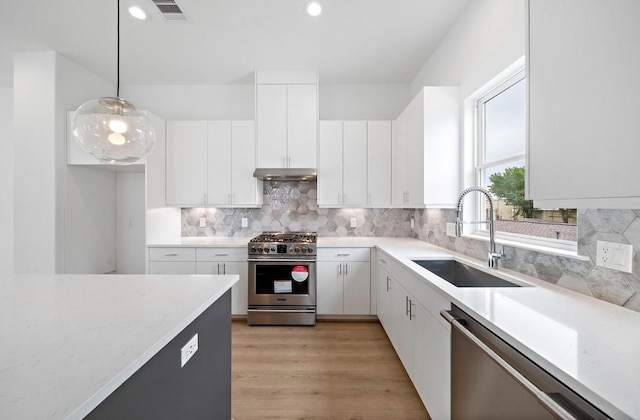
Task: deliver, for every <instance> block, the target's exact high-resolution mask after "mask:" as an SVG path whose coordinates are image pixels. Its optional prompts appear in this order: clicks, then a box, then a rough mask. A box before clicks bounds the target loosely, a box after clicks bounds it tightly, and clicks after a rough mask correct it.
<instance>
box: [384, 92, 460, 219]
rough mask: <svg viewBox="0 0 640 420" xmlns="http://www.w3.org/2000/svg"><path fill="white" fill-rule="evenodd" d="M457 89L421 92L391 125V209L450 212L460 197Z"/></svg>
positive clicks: (458, 99)
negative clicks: (405, 208)
mask: <svg viewBox="0 0 640 420" xmlns="http://www.w3.org/2000/svg"><path fill="white" fill-rule="evenodd" d="M459 101H460V98H459V90H458V88H457V87H453V86H428V87H424V88H423V89H422V90H421V91H420V93H418V95H416V97H415V98H414V99H413V100H412V101H411V103H410V104H409V105H408V106H407V107H406V108H405V110H404V111H402V113H401V114H400V116H399V117H398V119H397V120H396V121H395V122H394V124H393V132H392V137H393V175H392V178H393V187H392V188H393V191H392V193H393V194H392V199H393V203H392V204H393V205H394V206H395V207H410V208H420V207H422V208H426V207H435V208H450V207H455V204H456V199H457V196H458V194H459V192H460V173H459V172H460V156H459V153H460V106H459Z"/></svg>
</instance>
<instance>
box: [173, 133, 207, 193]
mask: <svg viewBox="0 0 640 420" xmlns="http://www.w3.org/2000/svg"><path fill="white" fill-rule="evenodd" d="M166 148H167V152H166V153H167V158H166V159H167V163H166V177H167V178H166V181H167V184H166V194H167V195H166V201H167V204H169V205H182V204H206V203H207V197H206V195H207V122H206V121H167V140H166Z"/></svg>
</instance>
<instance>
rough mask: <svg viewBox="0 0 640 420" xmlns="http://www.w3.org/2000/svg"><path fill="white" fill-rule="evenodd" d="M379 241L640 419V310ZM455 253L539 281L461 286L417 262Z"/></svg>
mask: <svg viewBox="0 0 640 420" xmlns="http://www.w3.org/2000/svg"><path fill="white" fill-rule="evenodd" d="M377 246H378V247H379V248H380V249H381V250H383V251H384V252H386V253H387V254H389V255H390V256H391V257H393V258H394V259H395V260H396V261H397V262H399V263H400V264H403V265H404V266H405V267H407V268H408V269H409V270H411V271H413V272H414V273H416V274H418V275H419V276H420V277H422V278H423V279H424V281H425V283H426V284H428V285H429V286H432V287H435V288H436V289H437V290H439V291H440V293H442V294H443V295H444V296H446V297H447V298H449V299H450V300H451V301H452V303H454V304H456V305H457V306H459V307H460V308H461V309H462V310H464V311H465V312H467V313H468V314H469V315H471V316H472V317H473V318H475V319H476V320H478V321H479V322H480V323H482V324H484V325H485V326H486V327H487V328H489V329H490V330H491V331H493V332H494V333H496V334H497V335H498V336H500V337H502V338H503V339H505V340H507V341H508V342H509V343H510V344H511V345H513V346H514V347H515V348H516V349H518V350H519V351H520V352H522V353H523V354H525V355H526V356H527V357H529V358H530V359H531V360H533V361H534V362H536V363H537V364H538V365H540V366H541V367H542V368H544V369H545V370H547V371H548V372H550V373H551V374H552V375H554V376H555V377H556V378H558V379H559V380H560V381H561V382H563V383H564V384H566V385H567V386H569V387H570V388H572V389H573V390H574V391H576V392H577V393H578V394H580V395H582V396H583V397H584V398H586V399H587V400H589V401H590V402H591V403H592V404H594V405H595V406H596V407H599V408H600V409H601V410H602V411H604V412H605V413H607V414H608V415H609V416H611V417H613V418H615V419H623V418H630V419H640V399H639V398H638V395H640V313H637V312H634V311H631V310H629V309H625V308H622V307H619V306H616V305H613V304H610V303H607V302H604V301H601V300H598V299H594V298H591V297H587V296H584V295H581V294H579V293H576V292H573V291H570V290H567V289H564V288H561V287H558V286H555V285H552V284H549V283H546V282H544V281H541V280H538V279H535V278H532V277H528V276H524V275H520V274H518V273H514V272H512V271H509V270H504V269H498V270H491V269H488V268H486V267H485V266H484V263H481V262H479V261H478V260H475V259H471V258H468V257H466V256H463V255H460V254H456V253H454V252H451V251H448V250H445V249H443V248H439V247H435V246H432V245H429V244H427V243H425V242H422V241H418V240H413V239H408V238H407V239H404V240H399V239H393V240H380V241H379V242H378V243H377ZM439 258H447V259H456V260H458V261H461V262H464V263H467V264H470V265H473V266H474V267H475V268H478V269H481V270H484V271H490V272H491V273H493V274H496V275H498V276H499V277H502V278H504V279H507V280H510V281H512V282H515V283H520V284H524V285H532V286H533V287H519V288H513V287H511V288H458V287H455V286H452V285H451V284H449V283H448V282H446V281H444V280H442V279H441V278H439V277H437V276H436V275H434V274H432V273H431V272H429V271H427V270H426V269H424V268H422V267H420V266H419V265H417V264H415V263H413V262H412V261H411V260H418V259H439Z"/></svg>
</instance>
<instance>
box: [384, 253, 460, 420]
mask: <svg viewBox="0 0 640 420" xmlns="http://www.w3.org/2000/svg"><path fill="white" fill-rule="evenodd" d="M378 252H379V257H378V285H377V292H378V305H377V308H378V318H379V319H380V322H381V323H382V326H383V327H384V329H385V332H386V333H387V336H388V337H389V339H390V340H391V343H392V344H393V347H394V349H395V350H396V353H398V357H399V358H400V360H401V361H402V364H403V366H404V367H405V369H406V371H407V373H408V374H409V377H410V378H411V381H412V382H413V385H414V386H415V388H416V391H418V394H419V395H420V398H421V399H422V402H423V403H424V405H425V407H426V408H427V410H428V411H429V415H430V416H431V418H433V419H448V418H450V417H451V392H450V389H451V387H450V383H451V380H450V372H451V356H450V349H451V343H450V327H448V324H447V323H446V321H444V319H442V320H440V311H441V310H442V309H449V308H450V305H451V304H450V302H449V301H448V300H447V299H446V298H445V297H444V296H442V295H440V294H439V293H438V292H437V291H436V290H434V289H433V288H431V287H430V286H428V285H427V284H425V283H424V280H422V279H421V278H419V277H418V276H417V275H416V274H413V273H410V272H409V271H407V270H405V269H404V268H402V267H401V266H400V265H399V264H397V263H395V262H394V261H393V260H392V259H391V257H389V256H388V255H386V254H384V253H383V252H381V251H378Z"/></svg>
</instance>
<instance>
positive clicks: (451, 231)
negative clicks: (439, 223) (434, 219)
mask: <svg viewBox="0 0 640 420" xmlns="http://www.w3.org/2000/svg"><path fill="white" fill-rule="evenodd" d="M447 236H453V237H454V238H455V237H456V236H457V235H456V224H455V223H447Z"/></svg>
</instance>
